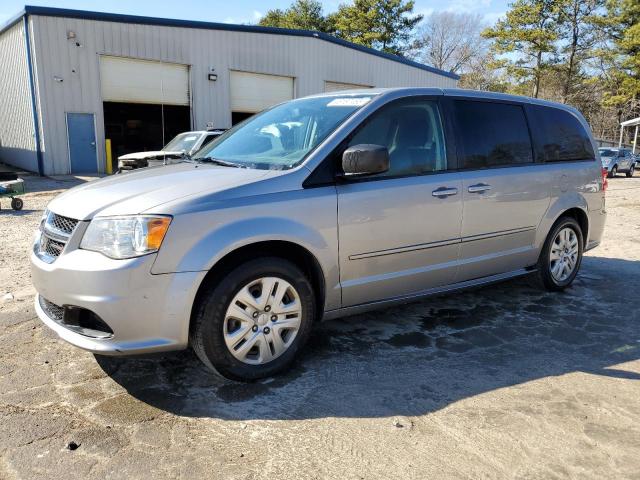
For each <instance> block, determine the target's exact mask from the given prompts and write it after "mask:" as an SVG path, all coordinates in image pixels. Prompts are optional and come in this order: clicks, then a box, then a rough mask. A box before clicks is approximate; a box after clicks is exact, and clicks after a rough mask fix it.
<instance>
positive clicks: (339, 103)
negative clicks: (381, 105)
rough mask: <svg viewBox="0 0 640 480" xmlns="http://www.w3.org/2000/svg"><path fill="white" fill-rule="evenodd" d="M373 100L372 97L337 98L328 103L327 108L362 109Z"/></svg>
mask: <svg viewBox="0 0 640 480" xmlns="http://www.w3.org/2000/svg"><path fill="white" fill-rule="evenodd" d="M370 100H371V97H350V98H349V97H348V98H335V99H333V100H331V101H330V102H329V103H327V107H361V106H363V105H365V104H366V103H367V102H369V101H370Z"/></svg>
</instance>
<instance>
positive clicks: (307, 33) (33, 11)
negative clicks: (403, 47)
mask: <svg viewBox="0 0 640 480" xmlns="http://www.w3.org/2000/svg"><path fill="white" fill-rule="evenodd" d="M24 15H40V16H47V17H65V18H77V19H83V20H98V21H104V22H120V23H138V24H142V25H156V26H164V27H183V28H199V29H204V30H222V31H232V32H247V33H269V34H274V35H289V36H296V37H310V38H318V39H320V40H324V41H326V42H330V43H333V44H336V45H340V46H343V47H346V48H351V49H353V50H358V51H361V52H363V53H368V54H370V55H374V56H377V57H380V58H384V59H387V60H390V61H393V62H398V63H401V64H404V65H408V66H410V67H414V68H418V69H420V70H425V71H427V72H431V73H434V74H436V75H441V76H444V77H447V78H452V79H454V80H459V79H460V76H459V75H456V74H455V73H451V72H446V71H444V70H440V69H439V68H435V67H431V66H429V65H424V64H422V63H418V62H415V61H413V60H409V59H407V58H404V57H400V56H398V55H394V54H391V53H386V52H381V51H379V50H375V49H373V48H369V47H365V46H364V45H358V44H355V43H352V42H348V41H347V40H343V39H341V38H338V37H334V36H333V35H329V34H328V33H323V32H315V31H312V30H296V29H291V28H278V27H263V26H260V25H235V24H230V23H218V22H203V21H197V20H179V19H171V18H159V17H146V16H138V15H126V14H120V13H105V12H93V11H88V10H73V9H67V8H54V7H40V6H33V5H26V6H25V7H24V10H23V11H22V12H21V13H20V14H18V15H17V16H16V17H14V18H12V19H11V20H10V21H9V22H8V23H7V24H5V25H4V26H3V27H1V28H0V33H2V32H4V31H5V30H6V29H9V28H11V27H12V26H13V25H14V24H15V23H16V22H17V21H18V20H19V19H20V18H22V17H23V16H24Z"/></svg>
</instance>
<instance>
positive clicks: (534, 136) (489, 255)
mask: <svg viewBox="0 0 640 480" xmlns="http://www.w3.org/2000/svg"><path fill="white" fill-rule="evenodd" d="M605 186H606V180H605V179H604V178H603V172H602V167H601V160H600V158H599V156H598V155H597V148H596V146H595V144H594V142H593V139H592V136H591V133H590V130H589V127H588V125H587V123H586V122H585V120H584V118H583V117H582V115H580V113H579V112H577V111H576V110H574V109H572V108H570V107H567V106H565V105H559V104H554V103H549V102H543V101H540V100H534V99H529V98H524V97H514V96H507V95H500V94H493V93H481V92H473V91H467V90H457V89H451V90H446V89H445V90H441V89H430V88H410V89H388V90H374V89H371V90H361V91H349V92H337V93H331V94H323V95H316V96H311V97H306V98H301V99H297V100H292V101H290V102H287V103H283V104H280V105H277V106H275V107H273V108H271V109H269V110H266V111H264V112H262V113H261V114H259V115H256V116H254V117H252V118H250V119H248V120H246V121H245V122H244V123H242V124H240V125H237V126H236V127H234V128H233V129H231V130H229V131H227V132H226V133H224V134H223V135H222V136H220V137H219V138H218V139H217V140H216V141H215V142H213V143H212V144H211V145H209V146H207V147H205V148H204V149H202V150H201V151H199V152H198V154H197V155H196V156H195V158H193V159H191V160H189V161H185V162H183V163H180V164H177V165H171V166H167V167H160V168H148V169H144V170H140V171H134V172H132V173H131V174H128V175H124V176H116V177H109V178H105V179H102V180H98V181H94V182H90V183H86V184H84V185H81V186H78V187H76V188H73V189H71V190H69V191H67V192H66V193H63V194H62V195H60V196H58V197H57V198H55V199H54V200H53V201H52V202H51V203H50V204H49V206H48V209H47V211H46V212H45V215H44V216H43V218H42V222H41V225H40V228H39V230H38V231H37V232H36V236H35V241H34V246H33V252H32V255H31V263H32V271H33V282H34V284H35V287H36V290H37V292H38V294H37V296H36V300H35V308H36V311H37V313H38V316H39V317H40V318H41V319H42V321H43V322H44V323H45V324H46V325H48V326H49V327H50V328H52V329H53V330H54V331H55V332H56V333H57V334H58V335H59V336H60V337H62V338H63V339H64V340H66V341H68V342H70V343H72V344H74V345H76V346H78V347H81V348H84V349H86V350H89V351H91V352H95V353H98V354H111V355H116V354H139V353H145V352H156V351H166V350H176V349H183V348H187V347H188V346H191V347H192V348H193V349H194V350H195V352H196V353H197V355H198V357H199V358H200V359H201V360H202V361H203V362H204V363H205V364H206V365H207V366H208V367H209V368H210V369H212V370H213V371H215V372H218V373H220V374H222V375H223V376H225V377H228V378H232V379H238V380H252V379H256V378H260V377H264V376H269V375H273V374H275V373H277V372H280V371H282V370H283V369H285V368H286V367H287V366H289V365H290V364H291V362H292V361H293V359H294V357H295V356H296V354H297V353H298V352H299V351H300V350H301V349H302V347H303V345H304V344H305V341H306V340H307V338H308V337H309V333H310V331H311V328H312V326H313V324H314V323H315V322H316V321H319V320H321V319H323V318H324V319H331V318H336V317H340V316H345V315H351V314H355V313H359V312H363V311H366V310H370V309H374V308H379V307H386V306H389V305H392V304H396V303H405V302H409V301H412V300H415V299H418V298H422V297H424V296H428V295H432V294H437V293H442V292H450V291H454V290H459V289H463V288H466V287H471V286H477V285H482V284H487V283H490V282H496V281H501V280H506V279H510V278H514V277H517V276H521V275H527V274H531V275H536V276H537V278H538V279H539V280H540V283H541V285H542V286H544V287H546V288H547V289H549V290H553V291H559V290H563V289H565V288H566V287H568V286H569V285H570V284H571V283H572V281H573V280H574V278H575V277H576V274H577V273H578V269H579V268H580V262H581V259H582V254H583V252H584V251H586V250H589V249H591V248H594V247H595V246H597V245H598V244H599V242H600V239H601V237H602V232H603V228H604V222H605V216H606V214H605V194H604V190H605Z"/></svg>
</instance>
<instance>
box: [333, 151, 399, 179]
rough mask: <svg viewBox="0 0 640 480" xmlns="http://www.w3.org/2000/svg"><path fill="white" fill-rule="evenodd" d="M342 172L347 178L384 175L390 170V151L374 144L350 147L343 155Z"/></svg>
mask: <svg viewBox="0 0 640 480" xmlns="http://www.w3.org/2000/svg"><path fill="white" fill-rule="evenodd" d="M342 170H343V171H344V174H345V176H346V177H353V176H360V175H375V174H376V173H384V172H386V171H387V170H389V150H387V147H383V146H381V145H373V144H361V145H354V146H353V147H349V148H347V149H346V150H345V151H344V153H343V154H342Z"/></svg>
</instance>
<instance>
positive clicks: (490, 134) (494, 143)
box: [453, 100, 533, 169]
mask: <svg viewBox="0 0 640 480" xmlns="http://www.w3.org/2000/svg"><path fill="white" fill-rule="evenodd" d="M453 103H454V109H455V115H456V121H457V124H458V135H457V136H458V137H459V140H458V142H459V144H460V145H459V146H460V151H461V158H462V165H461V166H462V168H473V169H477V168H486V167H493V166H498V165H513V164H520V163H532V162H533V149H532V146H531V138H530V136H529V128H528V126H527V120H526V118H525V115H524V109H523V108H522V106H520V105H510V104H505V103H491V102H476V101H472V100H456V101H454V102H453Z"/></svg>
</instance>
